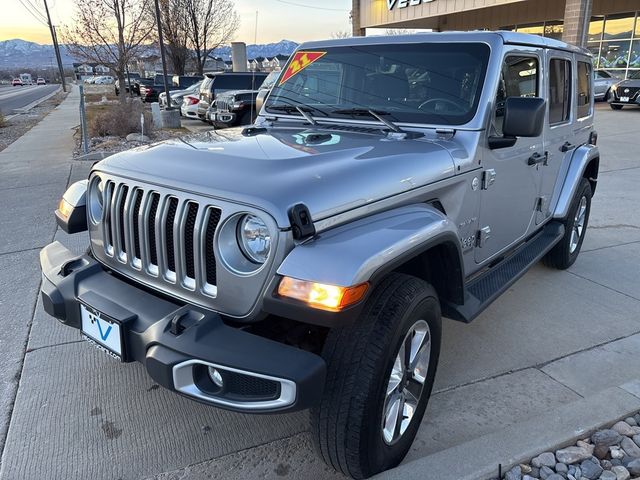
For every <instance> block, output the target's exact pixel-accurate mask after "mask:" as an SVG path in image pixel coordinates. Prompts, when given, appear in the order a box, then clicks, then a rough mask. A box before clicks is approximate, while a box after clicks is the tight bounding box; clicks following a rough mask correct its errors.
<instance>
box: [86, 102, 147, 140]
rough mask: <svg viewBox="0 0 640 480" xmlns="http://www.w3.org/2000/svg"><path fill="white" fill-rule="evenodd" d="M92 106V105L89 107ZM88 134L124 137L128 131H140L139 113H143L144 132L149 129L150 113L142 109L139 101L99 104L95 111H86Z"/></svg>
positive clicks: (142, 106)
mask: <svg viewBox="0 0 640 480" xmlns="http://www.w3.org/2000/svg"><path fill="white" fill-rule="evenodd" d="M90 108H93V107H90ZM87 113H88V118H89V134H90V135H91V136H92V137H106V136H116V137H126V136H127V135H128V134H130V133H139V132H140V114H141V113H144V130H145V134H147V133H149V132H150V131H151V127H152V125H151V121H152V120H151V118H152V117H151V113H150V112H146V111H145V110H144V105H143V104H142V103H141V102H139V101H129V100H127V101H126V102H118V103H117V104H112V105H105V106H100V108H97V109H95V112H87Z"/></svg>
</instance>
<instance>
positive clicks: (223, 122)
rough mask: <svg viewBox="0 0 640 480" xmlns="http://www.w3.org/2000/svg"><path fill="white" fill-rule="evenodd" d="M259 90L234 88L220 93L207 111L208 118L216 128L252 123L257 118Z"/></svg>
mask: <svg viewBox="0 0 640 480" xmlns="http://www.w3.org/2000/svg"><path fill="white" fill-rule="evenodd" d="M257 95H258V90H232V91H230V92H224V93H220V94H219V95H218V96H217V98H216V99H215V100H214V101H213V104H212V105H211V107H209V110H208V112H207V119H208V120H209V123H211V124H212V125H213V126H215V127H216V128H229V127H237V126H239V125H251V124H252V123H253V121H254V120H255V119H256V117H257V114H256V97H257Z"/></svg>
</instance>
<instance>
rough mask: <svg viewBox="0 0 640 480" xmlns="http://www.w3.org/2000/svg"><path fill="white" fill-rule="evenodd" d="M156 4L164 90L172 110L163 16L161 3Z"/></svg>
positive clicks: (168, 108) (156, 1) (168, 105)
mask: <svg viewBox="0 0 640 480" xmlns="http://www.w3.org/2000/svg"><path fill="white" fill-rule="evenodd" d="M155 4H156V22H157V23H158V43H159V44H160V58H161V59H162V76H163V78H164V91H165V94H166V95H167V110H171V97H170V95H169V81H168V80H167V61H166V60H165V58H164V40H163V39H162V18H161V16H160V3H159V2H158V0H155Z"/></svg>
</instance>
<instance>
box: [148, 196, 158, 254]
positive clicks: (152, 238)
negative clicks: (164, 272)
mask: <svg viewBox="0 0 640 480" xmlns="http://www.w3.org/2000/svg"><path fill="white" fill-rule="evenodd" d="M159 203H160V195H159V194H158V193H152V194H151V206H150V207H149V216H148V217H147V234H148V235H149V262H150V263H151V265H155V266H157V265H158V245H157V243H156V215H157V214H158V204H159Z"/></svg>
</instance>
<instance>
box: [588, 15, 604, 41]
mask: <svg viewBox="0 0 640 480" xmlns="http://www.w3.org/2000/svg"><path fill="white" fill-rule="evenodd" d="M603 30H604V17H591V22H590V23H589V33H588V34H587V35H588V36H587V41H588V42H599V41H600V40H602V32H603Z"/></svg>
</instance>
